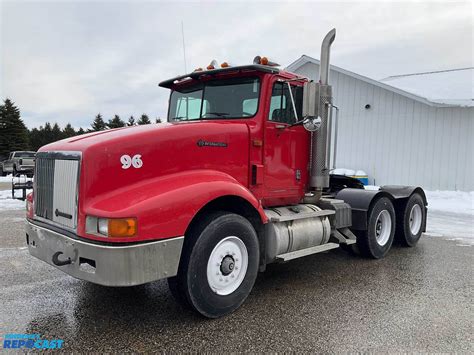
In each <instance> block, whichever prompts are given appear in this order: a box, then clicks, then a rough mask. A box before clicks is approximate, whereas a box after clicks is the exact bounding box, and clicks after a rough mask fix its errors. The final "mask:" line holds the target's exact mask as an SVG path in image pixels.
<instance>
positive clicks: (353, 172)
mask: <svg viewBox="0 0 474 355" xmlns="http://www.w3.org/2000/svg"><path fill="white" fill-rule="evenodd" d="M331 174H335V175H344V176H367V174H366V172H365V171H363V170H353V169H346V168H337V169H334V170H333V171H331Z"/></svg>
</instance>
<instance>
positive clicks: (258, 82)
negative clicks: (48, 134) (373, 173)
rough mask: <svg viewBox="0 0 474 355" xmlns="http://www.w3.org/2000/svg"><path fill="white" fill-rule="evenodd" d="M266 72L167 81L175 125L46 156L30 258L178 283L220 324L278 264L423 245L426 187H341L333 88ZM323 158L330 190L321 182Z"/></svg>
mask: <svg viewBox="0 0 474 355" xmlns="http://www.w3.org/2000/svg"><path fill="white" fill-rule="evenodd" d="M257 62H258V63H257V64H252V65H245V66H237V67H229V66H227V67H224V68H212V67H211V68H208V69H207V70H198V71H194V72H192V73H190V74H186V75H183V76H180V77H177V78H173V79H170V80H166V81H163V82H162V83H160V86H161V87H164V88H167V89H170V91H171V94H170V98H169V110H168V122H167V123H161V124H151V125H143V126H134V127H127V128H119V129H112V130H106V131H101V132H94V133H89V134H85V135H81V136H77V137H72V138H68V139H65V140H61V141H58V142H55V143H52V144H49V145H46V146H44V147H42V148H41V149H40V150H39V152H38V153H37V154H36V167H35V180H34V191H33V194H32V195H30V196H29V198H28V203H27V221H26V239H27V244H28V248H29V251H30V253H31V254H32V255H33V256H35V257H37V258H39V259H41V260H43V261H45V262H47V263H49V264H51V265H53V266H54V267H56V268H59V269H60V270H62V271H64V272H66V273H68V274H69V275H72V276H74V277H76V278H78V279H82V280H86V281H90V282H93V283H96V284H100V285H104V286H132V285H139V284H144V283H148V282H152V281H155V280H159V279H163V278H168V282H169V285H170V288H171V291H172V293H173V294H174V296H175V297H176V298H177V299H178V300H179V301H181V302H182V303H183V304H185V305H187V306H189V307H191V308H192V309H194V310H196V311H197V312H199V313H200V314H202V315H204V316H206V317H211V318H213V317H219V316H222V315H225V314H227V313H230V312H232V311H234V310H235V309H237V308H238V307H239V306H240V305H241V304H242V303H243V302H244V300H245V299H246V297H247V295H248V294H249V292H250V290H251V289H252V287H253V284H254V282H255V279H256V275H257V273H258V271H259V270H260V271H264V270H265V266H266V265H267V264H269V263H272V262H285V261H289V260H292V259H294V258H297V257H303V256H305V255H309V254H314V253H317V252H322V251H326V250H329V249H333V248H336V247H339V246H341V245H342V246H344V247H345V248H346V249H353V247H354V245H357V247H358V249H359V251H360V252H361V253H362V254H364V255H367V256H370V257H373V258H381V257H383V256H384V255H385V254H386V253H387V252H388V250H389V249H390V247H391V245H392V242H393V239H394V238H395V234H397V235H398V236H399V237H400V238H401V240H402V241H404V243H405V244H407V245H414V244H416V242H417V241H418V239H419V238H420V236H421V233H422V231H423V230H424V229H425V223H426V198H425V196H424V193H423V191H422V190H421V189H420V188H416V187H402V188H400V187H398V188H397V187H385V188H382V189H380V190H378V191H366V190H364V189H363V186H362V185H361V184H360V183H359V182H358V181H357V180H353V179H350V178H346V177H341V176H331V177H329V169H327V167H326V165H327V162H326V161H324V158H322V157H321V160H319V159H320V158H319V155H317V154H313V153H314V149H316V148H315V147H317V145H316V141H317V140H318V139H320V141H319V142H322V139H323V138H321V137H320V133H321V132H324V129H328V125H329V123H328V122H329V121H328V117H327V113H328V112H327V111H328V107H327V106H328V105H329V104H330V101H328V102H325V101H324V102H323V101H321V100H320V97H322V96H321V95H319V94H317V91H314V90H313V89H315V88H316V87H317V86H319V84H316V83H312V84H311V83H309V82H308V80H307V79H306V78H302V77H300V76H298V75H296V74H293V73H289V72H286V71H284V70H280V69H278V68H277V67H275V66H271V65H268V64H269V62H268V60H267V61H266V63H267V65H264V64H262V63H265V61H264V60H262V59H260V60H259V61H257ZM270 64H271V63H270ZM311 85H312V86H311ZM315 85H316V86H315ZM317 89H318V90H319V91H320V92H323V91H324V87H322V86H321V87H320V88H317ZM314 95H319V96H317V97H316V96H314ZM312 105H313V106H314V107H311V106H312ZM318 105H319V106H318ZM311 110H312V111H313V112H314V110H316V114H315V115H312V116H310V115H308V112H311ZM312 123H313V124H312ZM319 126H321V128H320V129H321V130H323V131H321V130H320V131H315V130H316V129H319ZM311 127H312V128H311ZM308 129H310V130H311V131H310V130H308ZM318 137H319V138H318ZM312 152H313V153H312ZM311 158H312V159H313V161H312V159H311ZM316 160H317V161H316ZM318 161H323V168H322V170H321V171H322V174H326V176H327V178H328V180H327V181H330V184H329V185H327V186H324V184H323V185H322V186H319V185H317V183H318V181H319V180H321V181H324V179H319V178H317V177H316V178H315V179H313V180H312V175H314V172H315V171H317V167H315V164H317V163H318ZM311 181H315V184H312V183H311ZM315 185H316V186H315ZM319 187H320V188H319ZM396 232H397V233H396Z"/></svg>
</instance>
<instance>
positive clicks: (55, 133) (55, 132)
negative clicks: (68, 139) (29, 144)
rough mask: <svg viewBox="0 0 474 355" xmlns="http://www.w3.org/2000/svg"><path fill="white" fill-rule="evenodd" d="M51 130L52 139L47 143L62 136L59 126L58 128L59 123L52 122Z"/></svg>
mask: <svg viewBox="0 0 474 355" xmlns="http://www.w3.org/2000/svg"><path fill="white" fill-rule="evenodd" d="M51 132H52V138H51V139H52V141H51V142H48V143H52V142H56V141H59V140H61V139H63V138H64V136H63V132H62V131H61V128H59V125H58V124H57V123H54V125H53V129H52V130H51Z"/></svg>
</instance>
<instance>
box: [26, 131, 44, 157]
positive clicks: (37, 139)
mask: <svg viewBox="0 0 474 355" xmlns="http://www.w3.org/2000/svg"><path fill="white" fill-rule="evenodd" d="M42 131H43V126H40V128H39V129H38V128H33V129H32V130H31V131H30V132H29V138H30V149H31V150H35V151H36V150H38V149H40V148H41V147H42V146H43V132H42Z"/></svg>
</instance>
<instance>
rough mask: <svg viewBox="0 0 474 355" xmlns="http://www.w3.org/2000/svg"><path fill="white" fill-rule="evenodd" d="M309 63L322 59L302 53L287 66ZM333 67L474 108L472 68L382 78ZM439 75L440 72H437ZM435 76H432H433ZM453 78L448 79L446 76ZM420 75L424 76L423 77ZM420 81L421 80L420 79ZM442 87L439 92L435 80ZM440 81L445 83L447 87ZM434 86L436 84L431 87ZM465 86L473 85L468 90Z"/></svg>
mask: <svg viewBox="0 0 474 355" xmlns="http://www.w3.org/2000/svg"><path fill="white" fill-rule="evenodd" d="M306 63H314V64H316V65H319V60H318V59H315V58H313V57H310V56H307V55H302V56H301V57H300V58H299V59H297V60H296V61H294V62H293V63H291V64H290V65H288V67H286V68H285V69H286V70H288V71H290V72H294V71H297V70H298V69H299V68H300V67H302V66H303V65H304V64H306ZM331 70H334V71H336V72H339V73H342V74H345V75H348V76H350V77H352V78H354V79H357V80H361V81H364V82H366V83H369V84H372V85H375V86H378V87H380V88H383V89H386V90H390V91H393V92H395V93H397V94H399V95H402V96H405V97H408V98H410V99H413V100H416V101H419V102H422V103H424V104H427V105H430V106H437V107H474V103H473V80H472V79H473V68H463V69H455V70H450V71H443V72H430V73H419V74H409V75H400V76H393V77H389V78H386V79H382V80H381V81H378V80H374V79H371V78H368V77H366V76H363V75H360V74H356V73H354V72H351V71H349V70H346V69H343V68H340V67H337V66H335V65H331ZM435 74H436V75H435ZM438 74H439V75H438ZM431 75H433V77H431V78H430V76H431ZM448 76H449V77H450V78H449V79H448V78H447V77H448ZM420 78H421V79H420ZM417 80H419V81H417ZM435 82H437V83H438V84H437V85H436V86H437V87H439V88H440V89H439V90H437V91H436V92H437V93H436V94H435V93H434V92H435V88H434V83H435ZM441 84H446V85H445V86H446V87H445V88H443V86H442V85H441ZM432 86H433V87H432ZM466 88H468V89H469V88H470V89H469V90H466Z"/></svg>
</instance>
